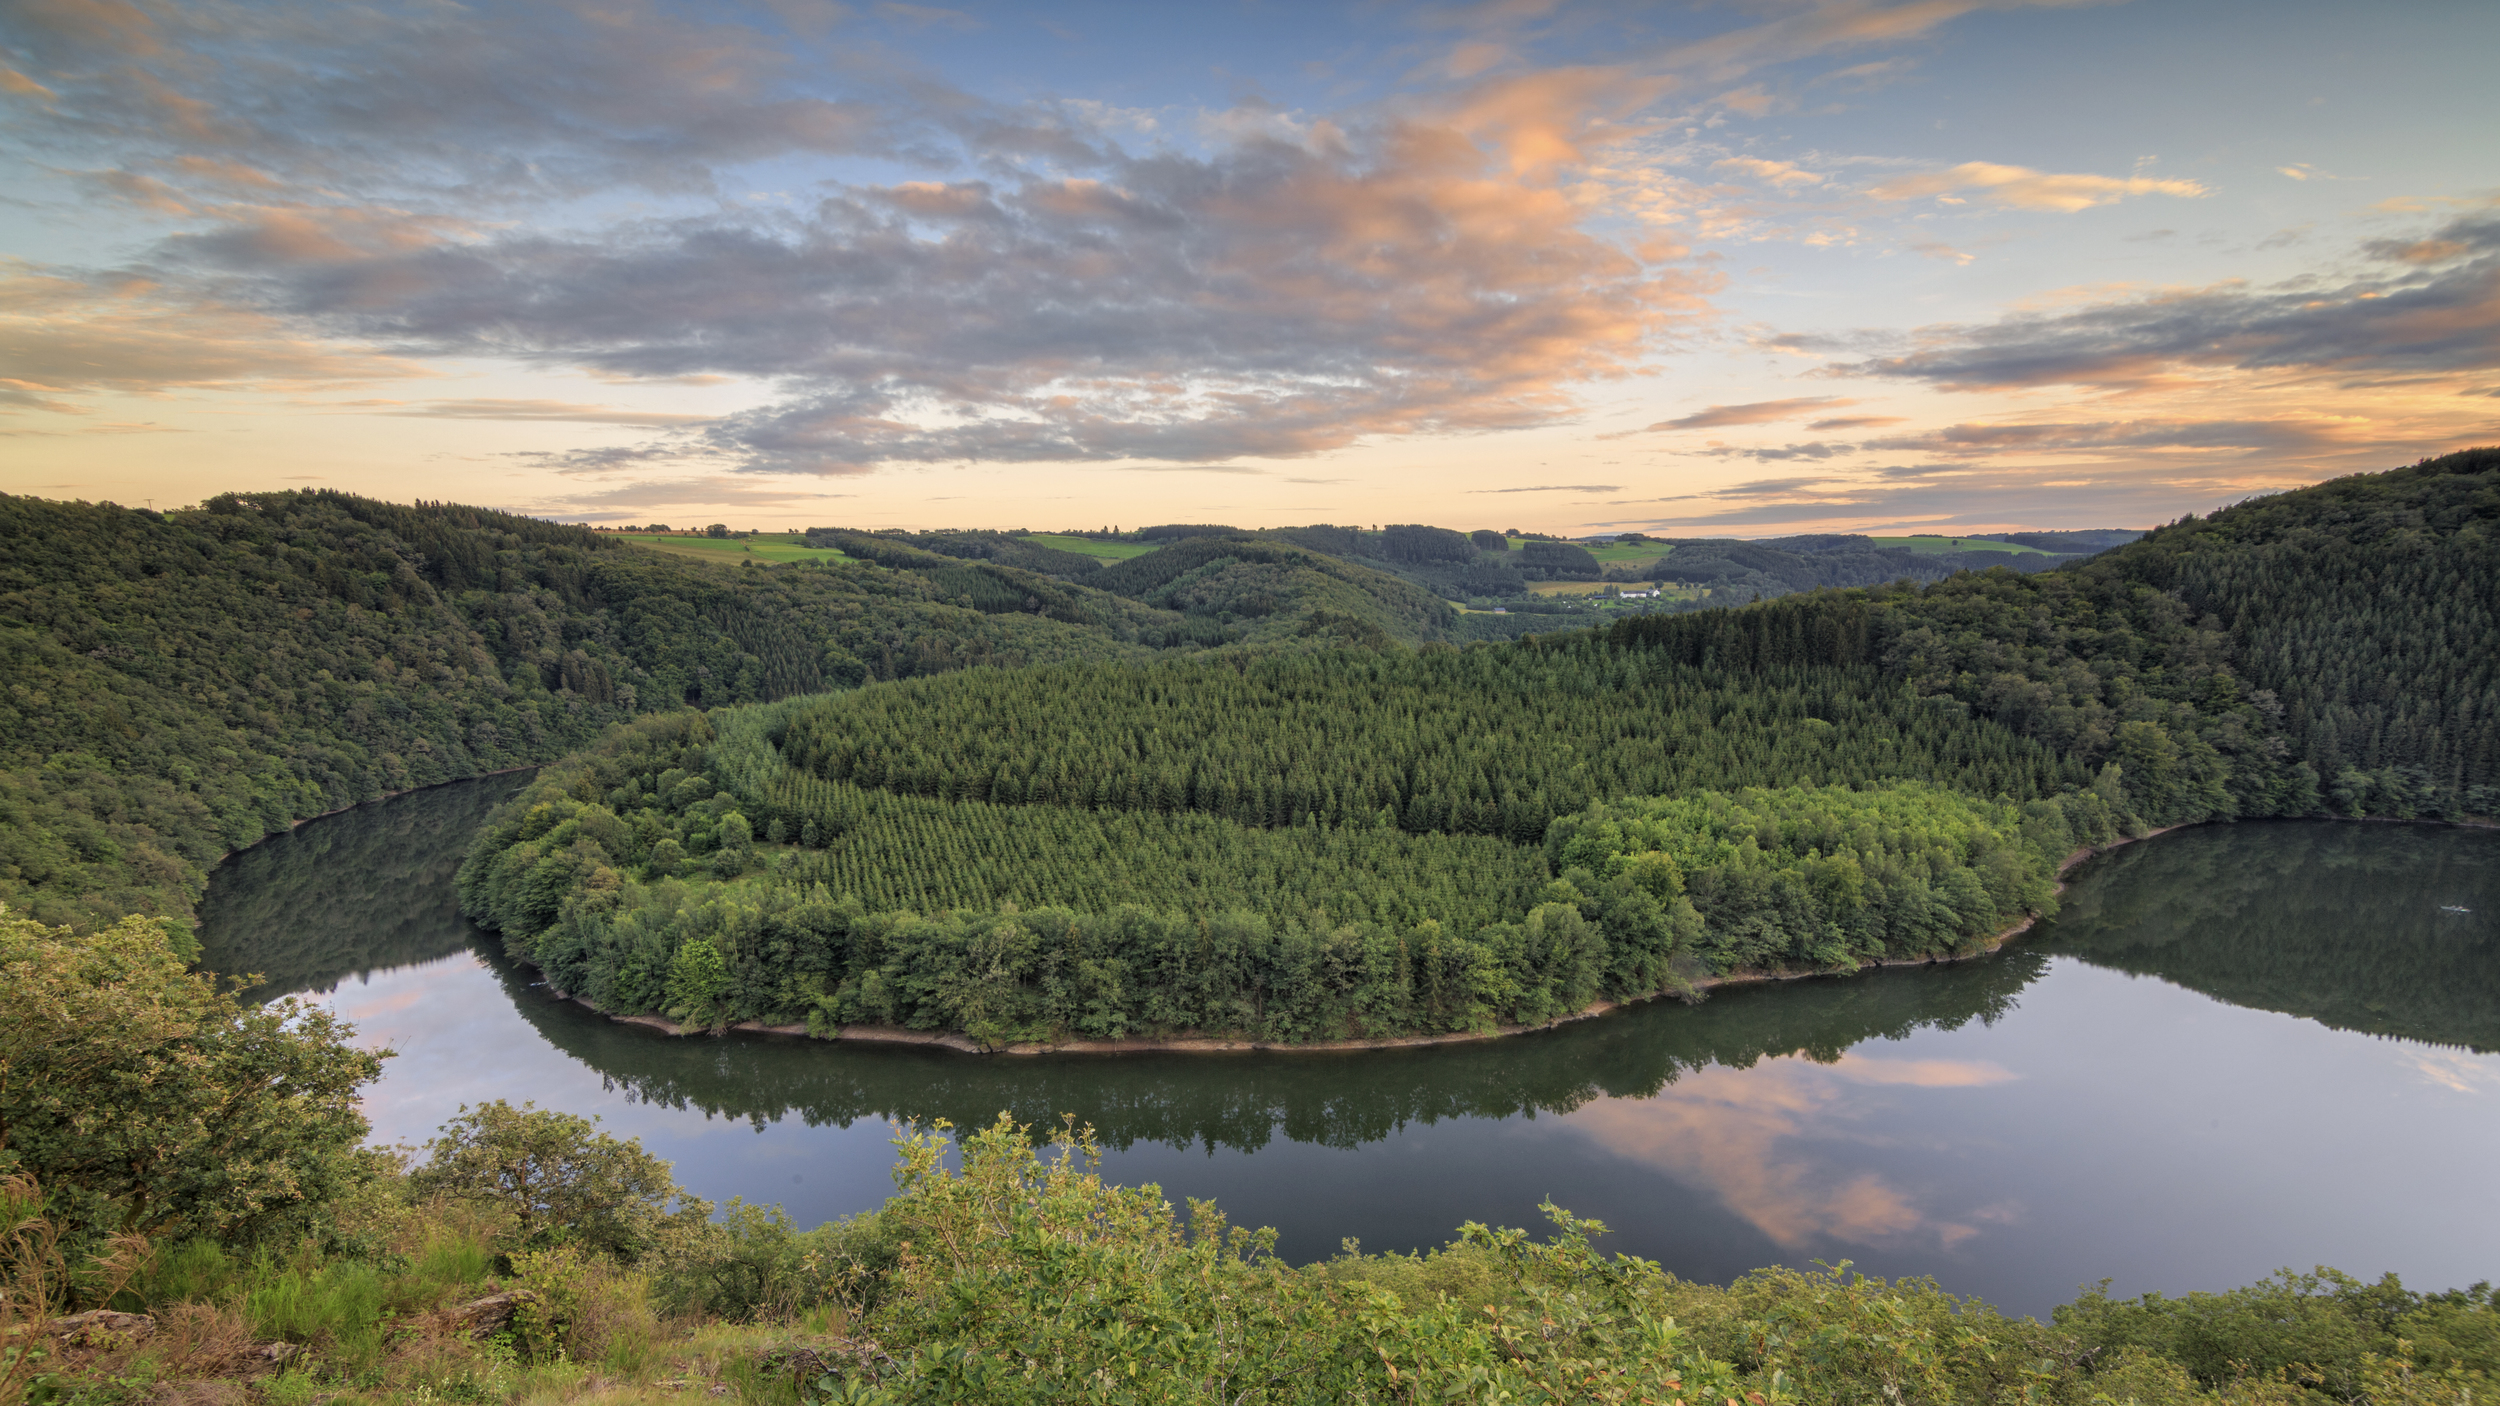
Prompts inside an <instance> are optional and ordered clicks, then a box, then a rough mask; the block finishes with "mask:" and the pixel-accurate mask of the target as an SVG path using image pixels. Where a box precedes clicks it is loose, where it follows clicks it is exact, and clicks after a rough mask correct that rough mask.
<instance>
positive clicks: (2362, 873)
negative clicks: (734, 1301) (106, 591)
mask: <svg viewBox="0 0 2500 1406" xmlns="http://www.w3.org/2000/svg"><path fill="white" fill-rule="evenodd" d="M521 779H522V778H518V777H493V778H486V779H484V780H480V781H474V782H463V783H459V784H456V785H452V786H445V787H438V788H436V789H433V790H430V791H424V792H419V793H416V794H413V795H408V796H403V797H399V798H397V799H394V800H389V801H384V802H379V803H376V804H373V805H368V806H363V807H359V808H357V809H355V810H351V811H347V812H344V813H342V814H339V815H334V816H329V817H326V818H324V819H321V820H316V821H313V822H311V823H309V824H306V825H304V826H302V827H301V828H299V829H298V830H296V831H295V832H294V833H292V834H289V835H284V836H280V837H278V838H275V839H272V840H270V841H268V842H266V843H264V844H262V845H259V846H256V847H255V848H253V849H250V850H247V851H244V852H243V853H241V854H238V855H236V856H234V857H233V858H231V859H230V860H228V861H227V862H226V864H225V865H223V866H222V867H220V868H219V869H218V870H217V872H216V874H215V875H214V877H213V878H212V881H211V883H210V886H209V891H208V897H207V902H206V904H205V905H204V907H203V910H202V924H201V938H202V941H203V944H204V946H205V949H206V953H207V955H206V957H205V959H204V963H203V964H204V965H206V966H208V967H209V968H211V969H213V970H217V971H221V972H230V973H247V972H248V973H257V974H260V975H261V976H262V977H264V978H265V980H264V981H263V982H262V983H261V984H260V985H259V986H258V987H256V988H255V994H256V995H258V996H261V997H275V996H278V995H283V994H290V993H303V994H306V995H308V996H311V997H312V998H314V999H318V1000H321V1001H324V1002H326V1003H328V1004H329V1005H331V1006H333V1007H334V1008H336V1009H337V1010H338V1011H339V1012H341V1013H342V1014H343V1015H345V1016H347V1017H348V1018H349V1019H351V1020H353V1021H354V1022H355V1023H356V1026H357V1028H358V1031H359V1038H360V1039H362V1040H364V1041H366V1042H368V1043H371V1044H374V1045H377V1046H387V1047H389V1048H391V1049H393V1050H395V1051H397V1054H396V1056H395V1057H394V1058H393V1059H392V1060H391V1061H390V1062H389V1063H388V1064H387V1065H386V1066H385V1074H384V1077H383V1079H382V1081H381V1082H380V1084H379V1085H377V1086H376V1087H375V1088H374V1089H373V1090H372V1091H371V1093H370V1095H369V1096H368V1098H367V1100H366V1111H367V1114H368V1115H369V1116H370V1117H371V1119H372V1120H373V1125H374V1136H375V1138H376V1140H378V1141H382V1142H409V1143H415V1142H422V1141H423V1140H424V1139H425V1138H426V1137H428V1136H430V1135H431V1134H432V1132H433V1131H434V1129H435V1128H436V1126H437V1125H439V1124H440V1123H441V1122H442V1121H443V1120H444V1119H445V1118H447V1117H449V1116H450V1115H451V1114H453V1113H454V1112H456V1111H457V1110H458V1108H459V1107H460V1105H461V1104H463V1103H474V1102H478V1101H480V1100H485V1099H494V1098H505V1099H510V1100H513V1101H515V1102H519V1101H521V1100H523V1099H532V1100H535V1101H536V1102H537V1103H538V1104H539V1105H540V1106H541V1107H548V1108H559V1109H564V1110H567V1111H570V1112H576V1113H583V1114H593V1115H597V1116H598V1117H600V1118H601V1119H602V1120H603V1126H604V1127H605V1128H606V1130H608V1131H611V1132H615V1133H618V1134H623V1135H629V1136H633V1137H636V1138H640V1139H641V1140H642V1142H643V1144H644V1145H645V1146H647V1147H649V1148H650V1149H652V1150H653V1151H654V1152H656V1153H658V1154H659V1155H661V1156H663V1157H666V1158H668V1159H670V1160H671V1161H672V1162H674V1163H675V1164H676V1171H677V1176H678V1179H679V1180H680V1181H681V1182H682V1183H683V1184H685V1185H686V1186H687V1187H688V1188H689V1189H691V1190H693V1191H694V1192H696V1193H697V1194H700V1195H703V1196H706V1197H710V1198H713V1199H715V1200H726V1199H727V1198H729V1197H731V1196H743V1197H745V1198H746V1199H747V1200H749V1201H752V1202H777V1203H780V1204H781V1205H783V1206H785V1207H787V1208H788V1209H789V1210H790V1212H791V1213H792V1214H793V1215H794V1216H796V1217H798V1218H799V1219H800V1220H801V1221H802V1222H808V1223H812V1222H814V1221H817V1220H822V1219H828V1218H832V1217H836V1216H841V1215H846V1214H849V1213H852V1212H856V1211H860V1210H864V1209H867V1208H869V1207H872V1206H874V1205H876V1204H877V1203H878V1202H879V1201H881V1200H882V1199H883V1198H884V1197H885V1196H886V1195H887V1194H889V1193H890V1191H891V1189H892V1188H891V1184H890V1182H889V1180H888V1169H889V1167H890V1166H891V1164H892V1149H891V1147H890V1146H889V1145H888V1141H889V1139H890V1138H891V1137H892V1136H893V1133H894V1126H895V1124H896V1123H897V1122H898V1121H906V1120H907V1121H926V1120H929V1119H933V1118H939V1117H944V1118H948V1119H951V1120H953V1121H954V1122H956V1123H957V1124H958V1125H962V1124H967V1123H973V1122H986V1121H988V1120H989V1119H990V1118H993V1117H995V1116H996V1115H997V1114H998V1113H999V1112H1000V1111H1001V1110H1008V1111H1011V1112H1013V1113H1014V1114H1015V1116H1016V1117H1018V1118H1019V1119H1022V1120H1027V1121H1033V1122H1039V1123H1045V1124H1046V1123H1050V1122H1055V1120H1056V1118H1057V1116H1058V1115H1059V1114H1061V1113H1073V1114H1075V1115H1077V1117H1078V1118H1079V1119H1080V1120H1081V1121H1084V1122H1089V1123H1091V1124H1093V1125H1094V1127H1095V1128H1096V1129H1097V1131H1098V1133H1099V1135H1100V1138H1101V1141H1102V1144H1103V1146H1104V1149H1105V1155H1104V1158H1103V1169H1104V1171H1105V1173H1106V1174H1107V1175H1108V1176H1110V1177H1111V1178H1112V1179H1114V1180H1117V1181H1123V1182H1154V1183H1158V1184H1160V1185H1161V1186H1162V1187H1163V1189H1164V1191H1165V1193H1166V1194H1167V1195H1168V1196H1170V1197H1172V1198H1173V1199H1174V1200H1175V1201H1176V1202H1177V1201H1178V1199H1179V1198H1180V1197H1182V1196H1197V1197H1214V1198H1216V1199H1217V1200H1218V1202H1219V1203H1220V1204H1221V1205H1222V1206H1223V1208H1224V1209H1225V1211H1226V1212H1227V1213H1228V1214H1229V1215H1230V1216H1231V1217H1232V1218H1233V1220H1234V1222H1235V1223H1236V1224H1253V1225H1273V1226H1276V1227H1277V1228H1278V1229H1279V1231H1280V1232H1281V1248H1282V1249H1283V1251H1284V1253H1286V1254H1287V1255H1288V1256H1290V1257H1292V1258H1295V1259H1298V1260H1307V1259H1312V1258H1317V1257H1321V1256H1324V1255H1327V1254H1330V1253H1333V1252H1334V1251H1335V1249H1336V1248H1337V1246H1338V1244H1339V1242H1340V1240H1342V1239H1344V1238H1346V1237H1360V1238H1361V1240H1362V1242H1363V1244H1364V1246H1365V1247H1366V1248H1368V1249H1375V1250H1379V1249H1401V1250H1404V1249H1414V1248H1419V1247H1423V1246H1428V1245H1434V1244H1438V1243H1441V1242H1443V1241H1446V1240H1447V1239H1449V1238H1450V1237H1451V1235H1452V1233H1453V1232H1454V1231H1455V1230H1456V1228H1457V1227H1458V1226H1459V1225H1460V1224H1461V1223H1463V1222H1465V1221H1469V1220H1477V1221H1484V1222H1487V1223H1492V1224H1504V1225H1536V1224H1540V1223H1541V1221H1540V1220H1539V1217H1538V1213H1537V1209H1536V1208H1537V1204H1538V1203H1539V1202H1540V1201H1541V1200H1543V1199H1545V1198H1547V1197H1549V1196H1550V1197H1551V1198H1552V1199H1553V1200H1554V1201H1555V1202H1556V1203H1557V1204H1560V1205H1562V1206H1566V1207H1568V1208H1570V1209H1571V1210H1573V1211H1574V1212H1576V1213H1578V1214H1580V1215H1583V1216H1595V1217H1598V1218H1599V1219H1601V1220H1603V1221H1605V1222H1606V1223H1607V1225H1608V1226H1610V1227H1611V1228H1612V1229H1613V1231H1614V1234H1613V1235H1611V1236H1610V1237H1608V1239H1607V1240H1606V1241H1605V1242H1603V1244H1604V1245H1605V1246H1606V1247H1607V1248H1610V1249H1617V1250H1622V1251H1626V1252H1629V1253H1632V1254H1637V1255H1642V1256H1645V1257H1648V1258H1652V1259H1656V1260H1659V1261H1661V1262H1662V1263H1664V1264H1665V1265H1666V1266H1667V1268H1669V1269H1670V1270H1673V1271H1674V1272H1676V1273H1678V1274H1681V1275H1685V1276H1687V1277H1691V1278H1696V1279H1706V1280H1718V1281H1724V1280H1726V1279H1729V1278H1732V1277H1734V1276H1735V1275H1738V1274H1741V1273H1743V1272H1744V1271H1746V1270H1747V1269H1751V1268H1754V1267H1757V1266H1760V1265H1765V1264H1772V1263H1786V1264H1794V1265H1804V1264H1807V1263H1809V1262H1811V1261H1815V1260H1825V1261H1838V1260H1843V1259H1846V1260H1850V1261H1853V1262H1854V1263H1855V1264H1856V1265H1857V1266H1858V1267H1859V1268H1860V1269H1863V1270H1865V1271H1867V1272H1869V1273H1875V1274H1881V1275H1886V1276H1898V1275H1913V1274H1924V1275H1933V1276H1935V1277H1936V1278H1937V1279H1938V1280H1940V1281H1942V1283H1943V1284H1944V1285H1945V1287H1946V1288H1948V1289H1950V1290H1953V1291H1954V1292H1957V1293H1966V1294H1977V1295H1980V1296H1982V1297H1984V1298H1986V1299H1988V1300H1989V1301H1990V1302H1992V1303H1994V1304H1996V1305H1998V1306H1999V1307H2001V1308H2004V1309H2006V1310H2008V1311H2011V1312H2019V1313H2031V1314H2045V1313H2046V1312H2047V1310H2048V1309H2049V1307H2050V1306H2051V1305H2053V1304H2056V1303H2060V1302H2063V1301H2065V1300H2067V1299H2070V1298H2072V1297H2074V1294H2075V1291H2076V1289H2077V1286H2078V1285H2080V1284H2086V1283H2089V1282H2092V1281H2096V1280H2100V1279H2104V1278H2107V1279H2109V1280H2111V1281H2113V1283H2112V1290H2113V1292H2116V1293H2120V1294H2129V1295H2131V1294H2135V1293H2140V1292H2143V1291H2145V1290H2160V1291H2162V1292H2165V1293H2180V1292H2185V1291H2187V1290H2191V1289H2218V1288H2224V1287H2228V1286H2231V1285H2235V1284H2241V1283H2246V1282H2248V1281H2250V1280H2253V1279H2256V1278H2258V1277H2260V1276H2262V1275H2264V1274H2267V1273H2269V1272H2271V1271H2273V1270H2275V1269H2278V1268H2282V1267H2286V1266H2290V1267H2294V1268H2300V1269H2306V1268H2309V1267H2311V1266H2313V1265H2319V1264H2330V1265H2334V1266H2336V1267H2338V1268H2341V1269H2344V1270H2346V1271H2347V1272H2350V1273H2354V1274H2361V1275H2365V1276H2369V1277H2376V1276H2377V1275H2378V1274H2380V1273H2382V1272H2384V1271H2388V1270H2394V1271H2396V1272H2398V1273H2400V1274H2401V1275H2402V1276H2403V1277H2404V1279H2405V1281H2406V1283H2408V1284H2409V1285H2411V1286H2413V1287H2415V1288H2418V1289H2434V1288H2446V1287H2450V1286H2455V1285H2463V1284H2467V1283H2470V1282H2473V1281H2475V1280H2478V1279H2488V1278H2492V1277H2495V1275H2496V1274H2500V1216H2495V1215H2494V1214H2493V1213H2492V1209H2491V1200H2490V1187H2491V1185H2492V1183H2493V1180H2494V1178H2495V1177H2500V923H2496V922H2495V915H2500V832H2493V831H2481V830H2459V829H2445V828H2437V827H2428V826H2398V825H2377V824H2362V823H2335V822H2265V823H2258V824H2247V825H2236V826H2207V827H2202V828H2198V829H2191V830H2185V831H2180V832H2177V833H2174V834H2169V835H2164V836H2161V837H2158V838H2156V839H2153V840H2150V841H2147V842H2145V843H2142V844H2136V845H2130V846H2126V847H2123V848H2121V849H2119V850H2116V851H2114V852H2112V853H2110V854H2108V855H2105V856H2102V857H2100V858H2098V859H2095V860H2093V861H2090V862H2089V863H2088V864H2087V865H2086V866H2085V867H2084V868H2083V869H2082V870H2080V871H2078V872H2077V874H2076V875H2075V877H2074V881H2073V883H2072V886H2071V887H2070V889H2069V891H2068V893H2067V895H2066V899H2065V906H2064V910H2063V911H2062V912H2061V913H2060V914H2059V915H2058V916H2057V917H2056V918H2055V919H2053V920H2051V921H2049V922H2046V923H2043V924H2041V925H2040V926H2039V927H2037V928H2035V929H2034V931H2033V932H2032V933H2031V934H2030V935H2029V936H2027V937H2025V938H2024V939H2022V940H2021V941H2020V942H2018V943H2017V944H2016V945H2014V946H2013V947H2011V948H2009V949H2008V950H2006V951H2004V952H2001V953H1999V954H1996V955H1994V956H1990V957H1985V958H1981V959H1978V960H1974V961H1970V962H1964V963H1959V964H1953V965H1945V966H1935V967H1918V968H1896V969H1891V970H1885V971H1878V972H1870V973H1867V974H1864V975H1861V976H1856V977H1849V978H1837V979H1823V978H1818V979H1813V980H1805V981H1794V982H1782V983H1776V984H1772V985H1766V986H1758V987H1749V988H1740V989H1731V990H1723V991H1720V992H1718V993H1715V994H1714V995H1713V996H1712V998H1711V999H1710V1000H1708V1001H1706V1002H1704V1003H1703V1004H1701V1005H1699V1006H1694V1007H1685V1006H1679V1005H1673V1004H1654V1005H1649V1006H1644V1007H1641V1008H1637V1009H1634V1010H1629V1011H1624V1012H1619V1013H1616V1014H1614V1015H1611V1016H1608V1017H1605V1018H1602V1019H1598V1020H1592V1021H1586V1022H1582V1023H1580V1024H1577V1025H1573V1026H1569V1027H1566V1028H1563V1029H1560V1030H1556V1031H1552V1032H1548V1033H1544V1034H1539V1035H1534V1036H1528V1037H1523V1038H1519V1039H1510V1040H1499V1041H1491V1042H1485V1043H1480V1044H1472V1045H1460V1046H1450V1047H1445V1048H1436V1049H1422V1050H1407V1051H1395V1052H1372V1053H1359V1054H1303V1055H1294V1054H1254V1055H1129V1056H1117V1057H1104V1056H1062V1057H1041V1058H1000V1057H978V1056H966V1055H959V1054H953V1053H950V1052H945V1051H930V1050H919V1049H895V1048H882V1047H868V1046H851V1045H835V1044H827V1043H824V1042H819V1041H808V1040H800V1039H791V1038H784V1037H776V1036H755V1035H732V1036H727V1037H720V1038H710V1037H698V1038H689V1039H678V1038H673V1037H670V1036H667V1035H663V1034H659V1033H657V1032H654V1031H651V1030H647V1029H644V1028H641V1027H638V1026H628V1025H621V1024H617V1023H615V1022H611V1021H608V1020H606V1019H604V1018H602V1017H600V1016H597V1015H595V1014H593V1013H591V1012H590V1011H587V1010H584V1009H582V1008H581V1007H578V1006H575V1005H572V1004H570V1003H567V1002H562V1001H557V1000H554V999H552V998H551V997H550V996H549V995H548V994H547V992H546V991H545V989H544V988H543V987H539V986H536V985H534V984H533V982H532V974H531V973H530V972H528V971H527V970H526V969H516V968H515V967H513V966H512V965H511V964H509V963H507V962H505V961H503V960H502V959H501V957H500V956H499V955H498V954H497V947H496V945H495V942H494V939H493V938H492V937H491V936H489V935H487V934H485V933H482V932H480V931H479V930H478V929H476V928H475V927H474V926H472V925H471V924H470V923H468V922H467V920H465V919H463V918H462V917H461V916H460V913H459V910H458V907H457V905H456V902H455V899H454V895H453V893H452V885H451V876H452V872H453V870H454V868H455V867H456V866H457V864H458V862H459V856H460V851H461V849H462V847H463V846H464V845H465V844H466V842H467V839H468V837H469V835H470V834H471V833H472V832H473V830H474V828H475V827H476V825H477V823H478V821H479V820H480V819H482V818H483V816H484V814H485V812H486V811H487V810H488V809H489V808H491V807H492V806H493V805H494V804H496V803H497V802H498V801H500V800H501V799H502V798H504V797H505V796H507V795H509V794H511V793H512V792H513V791H514V790H516V789H517V788H518V786H519V784H520V781H521Z"/></svg>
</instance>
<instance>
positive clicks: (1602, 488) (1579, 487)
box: [1467, 483, 1623, 493]
mask: <svg viewBox="0 0 2500 1406" xmlns="http://www.w3.org/2000/svg"><path fill="white" fill-rule="evenodd" d="M1467 491H1468V492H1470V493H1621V492H1622V491H1623V485H1622V484H1619V483H1545V484H1538V485H1536V486H1535V487H1533V488H1470V489H1468V490H1467Z"/></svg>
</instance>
